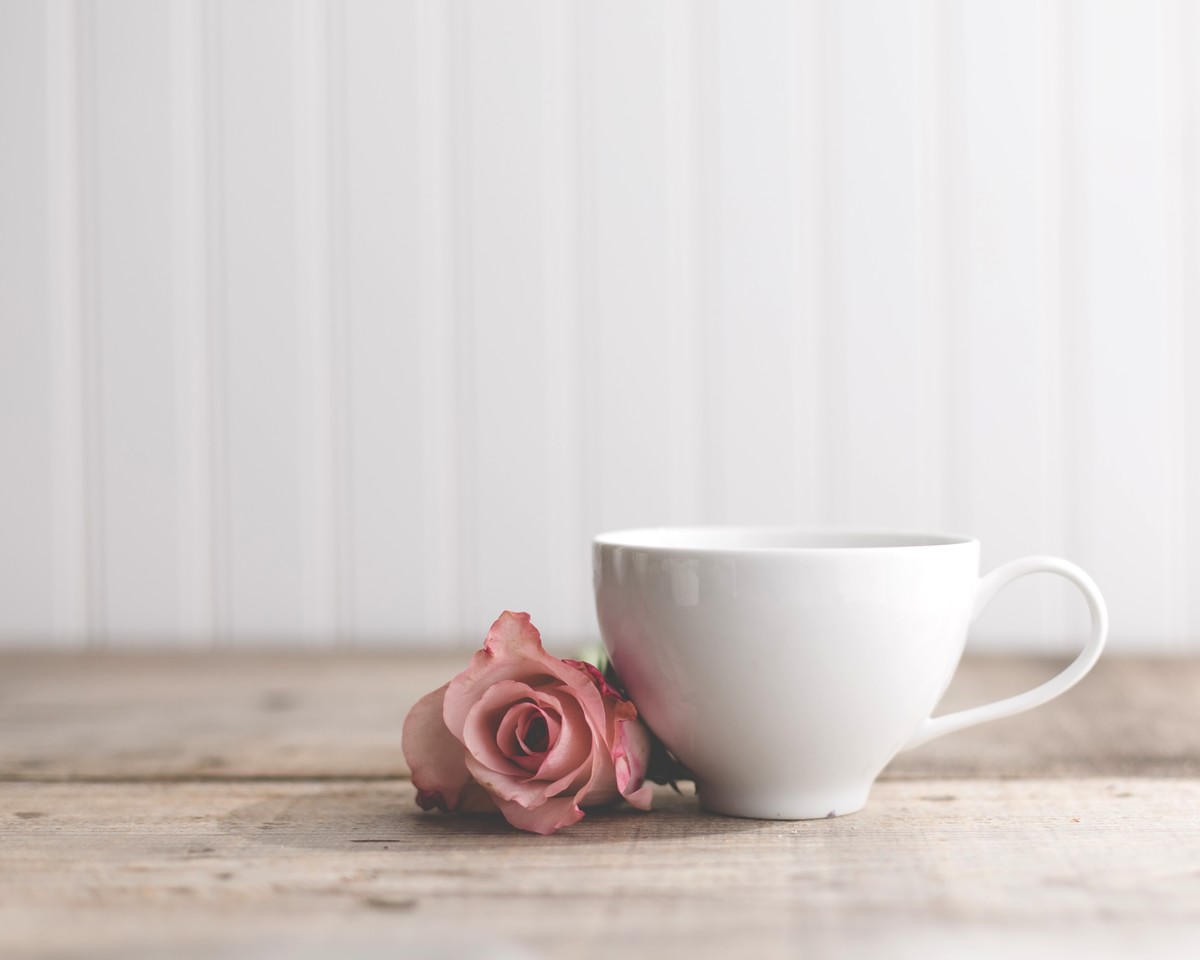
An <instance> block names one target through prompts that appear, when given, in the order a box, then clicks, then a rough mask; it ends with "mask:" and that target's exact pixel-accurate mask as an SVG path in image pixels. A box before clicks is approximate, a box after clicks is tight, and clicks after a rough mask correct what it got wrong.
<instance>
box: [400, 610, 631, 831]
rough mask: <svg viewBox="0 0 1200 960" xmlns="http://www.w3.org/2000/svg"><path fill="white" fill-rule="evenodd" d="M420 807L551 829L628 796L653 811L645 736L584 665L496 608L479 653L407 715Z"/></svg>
mask: <svg viewBox="0 0 1200 960" xmlns="http://www.w3.org/2000/svg"><path fill="white" fill-rule="evenodd" d="M403 742H404V755H405V757H406V758H407V759H408V765H409V769H411V770H412V779H413V784H414V785H415V786H416V788H417V802H418V803H419V804H420V805H421V807H422V809H425V810H430V809H432V808H433V807H438V808H440V809H442V810H447V811H449V810H464V811H472V812H477V811H482V810H489V809H492V810H495V809H498V810H499V811H500V812H501V813H502V814H504V816H505V818H506V819H507V820H508V822H509V823H511V824H512V825H513V826H514V827H520V828H521V829H522V830H532V831H533V832H534V833H543V834H549V833H553V832H554V831H555V830H557V829H559V828H560V827H565V826H568V825H570V824H572V823H575V822H576V821H578V820H579V819H581V818H582V817H583V810H582V809H581V808H582V807H595V806H599V805H600V804H603V803H609V802H611V801H613V800H616V799H617V798H618V797H624V798H625V799H626V800H628V801H629V802H630V803H631V804H633V805H634V806H635V807H638V808H640V809H642V810H649V809H650V798H651V793H652V790H653V788H652V786H651V785H650V784H648V783H645V782H644V781H645V774H646V762H647V760H648V759H649V755H650V738H649V734H648V733H647V731H646V728H645V727H644V726H642V723H641V721H640V720H638V719H637V709H636V708H635V707H634V705H633V704H632V703H631V702H630V701H628V700H626V699H625V698H624V697H622V696H621V694H620V693H618V692H617V691H616V690H614V689H613V688H612V687H611V686H609V684H608V683H606V682H605V680H604V678H603V677H602V676H601V675H600V672H599V671H598V670H597V669H596V668H595V667H593V666H592V665H591V664H586V663H579V662H577V661H574V660H559V659H558V658H557V657H552V656H551V655H550V654H548V653H546V651H545V650H543V649H542V640H541V636H540V635H539V634H538V631H537V628H535V627H534V626H533V624H532V623H530V622H529V614H527V613H509V612H507V611H506V612H504V613H502V614H501V615H500V618H499V619H498V620H497V621H496V622H495V623H493V624H492V628H491V630H489V631H488V635H487V640H486V641H485V642H484V645H483V649H482V650H480V651H479V652H478V653H476V654H475V656H474V657H472V658H471V663H470V665H469V666H468V667H467V669H466V670H464V671H463V672H462V673H460V674H459V675H458V676H457V677H455V678H454V679H453V680H451V681H450V682H449V683H448V684H446V685H445V686H443V687H439V688H438V689H437V690H434V691H433V692H432V693H429V694H426V695H425V696H424V697H422V698H421V699H420V700H419V701H418V702H417V704H416V705H415V706H414V707H413V708H412V710H411V711H409V714H408V717H407V719H406V720H405V721H404V740H403Z"/></svg>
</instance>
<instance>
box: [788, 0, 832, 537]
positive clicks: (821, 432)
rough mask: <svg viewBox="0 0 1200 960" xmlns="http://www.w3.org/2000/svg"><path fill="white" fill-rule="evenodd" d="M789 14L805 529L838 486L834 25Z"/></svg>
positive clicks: (794, 363) (807, 5)
mask: <svg viewBox="0 0 1200 960" xmlns="http://www.w3.org/2000/svg"><path fill="white" fill-rule="evenodd" d="M785 15H786V17H787V19H786V21H785V22H786V29H787V32H788V34H789V35H790V36H791V38H792V47H791V63H792V74H791V76H790V77H789V82H790V84H791V86H792V90H793V95H792V97H791V99H790V101H789V103H788V107H787V109H788V116H789V122H788V123H787V124H786V138H785V142H786V150H787V156H788V158H789V169H790V171H791V173H792V176H793V178H794V180H793V184H792V189H791V191H790V192H789V197H790V201H791V206H790V210H789V215H790V218H791V225H790V226H791V230H792V231H793V232H794V235H795V258H794V261H793V262H792V263H791V264H790V265H789V272H790V275H791V277H792V280H793V298H794V302H795V305H796V317H795V321H794V325H793V331H792V347H793V350H792V355H791V370H790V371H789V378H790V380H791V383H792V385H793V393H792V403H793V405H794V407H795V411H796V413H795V423H794V433H793V435H792V437H791V444H792V448H793V456H794V457H795V468H796V482H795V489H794V491H793V495H794V498H795V499H794V508H793V509H794V511H795V513H794V516H795V517H796V521H797V522H799V523H804V524H814V525H826V524H828V523H829V519H830V518H829V516H828V514H827V510H828V504H829V492H830V488H831V480H832V474H831V469H830V463H829V460H828V458H827V457H826V456H825V453H826V450H827V448H828V446H827V442H826V417H825V405H826V400H827V393H828V383H827V380H826V373H827V370H826V367H827V365H826V358H825V356H824V353H823V348H824V346H825V343H826V329H827V326H828V324H829V320H830V317H829V311H828V306H829V303H828V299H827V296H826V294H827V291H826V283H825V278H824V276H823V273H824V267H825V242H824V241H825V238H826V230H827V227H828V216H827V214H828V212H829V204H828V201H827V191H826V170H825V165H824V162H823V161H824V159H825V151H824V148H823V143H824V137H825V129H826V123H827V120H828V117H827V106H828V96H827V90H826V80H825V77H826V73H827V63H826V56H827V52H826V50H827V46H826V44H827V29H828V19H827V16H826V11H825V4H824V2H823V0H806V2H803V3H789V4H787V5H786V14H785ZM785 442H787V441H785Z"/></svg>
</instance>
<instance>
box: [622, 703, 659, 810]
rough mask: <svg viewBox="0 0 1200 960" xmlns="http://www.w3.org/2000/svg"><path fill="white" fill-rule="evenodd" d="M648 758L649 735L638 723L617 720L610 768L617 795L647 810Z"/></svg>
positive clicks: (650, 793) (649, 788)
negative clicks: (615, 782)
mask: <svg viewBox="0 0 1200 960" xmlns="http://www.w3.org/2000/svg"><path fill="white" fill-rule="evenodd" d="M649 759H650V733H649V731H647V730H646V728H645V727H644V726H643V725H642V723H641V721H640V720H637V719H636V718H630V719H627V720H618V721H617V734H616V738H615V740H614V743H613V768H614V770H615V772H616V776H617V790H619V791H620V793H621V796H623V797H624V798H625V799H626V800H628V801H629V802H630V803H631V804H633V805H634V806H635V807H637V808H638V809H640V810H649V809H650V803H651V801H652V799H653V795H654V787H653V785H652V784H649V783H646V782H645V781H646V764H647V763H648V762H649Z"/></svg>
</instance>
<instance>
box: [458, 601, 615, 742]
mask: <svg viewBox="0 0 1200 960" xmlns="http://www.w3.org/2000/svg"><path fill="white" fill-rule="evenodd" d="M504 680H520V681H523V682H525V683H527V684H529V685H530V686H532V687H537V686H539V685H543V684H546V683H553V682H558V683H562V684H565V685H566V686H568V687H570V688H571V689H572V690H576V691H578V693H577V696H578V699H579V701H580V703H581V704H582V706H583V708H584V711H585V713H587V714H588V715H589V717H590V718H591V722H592V723H593V725H596V724H597V721H598V719H599V718H601V717H603V711H604V707H603V703H602V698H601V695H600V691H599V690H597V689H596V687H595V685H594V684H593V683H592V682H591V680H590V679H589V678H588V677H587V676H586V675H585V674H584V673H582V672H580V671H579V670H576V669H575V668H574V667H571V666H568V665H567V664H565V663H563V661H561V660H559V659H558V658H557V657H552V656H551V655H550V654H548V653H546V651H545V650H544V649H542V640H541V634H539V633H538V631H537V628H536V627H535V626H534V625H533V624H532V623H530V622H529V614H527V613H511V612H509V611H505V612H504V613H502V614H500V616H499V618H497V620H496V622H495V623H493V624H492V628H491V629H490V630H489V631H488V635H487V640H486V641H485V642H484V646H483V649H482V650H480V651H479V652H478V653H476V654H475V655H474V656H473V657H472V658H471V662H470V664H469V665H468V666H467V669H466V670H464V671H463V672H462V673H460V674H459V675H458V676H457V677H455V678H454V679H453V680H451V681H450V687H449V689H448V690H447V691H446V701H445V706H444V707H443V711H442V716H443V718H444V719H445V721H446V726H447V727H448V728H449V730H450V732H451V733H453V734H454V735H455V736H456V737H458V738H459V739H460V740H464V742H465V739H464V736H463V731H464V728H465V726H466V720H467V715H468V714H469V713H470V712H471V709H472V707H474V706H475V704H476V703H477V702H478V701H479V700H480V698H481V697H482V696H483V694H484V691H486V690H487V689H488V688H490V687H492V686H493V685H495V684H497V683H499V682H502V681H504Z"/></svg>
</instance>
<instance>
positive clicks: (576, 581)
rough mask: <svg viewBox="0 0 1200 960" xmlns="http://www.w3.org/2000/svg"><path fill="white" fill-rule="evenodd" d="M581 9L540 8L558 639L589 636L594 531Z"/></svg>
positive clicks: (550, 555) (549, 603)
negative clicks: (583, 245)
mask: <svg viewBox="0 0 1200 960" xmlns="http://www.w3.org/2000/svg"><path fill="white" fill-rule="evenodd" d="M577 13H578V8H577V6H576V5H575V4H569V3H562V4H553V5H551V6H549V7H543V10H542V25H541V38H540V41H541V77H540V78H539V86H540V93H541V102H540V111H541V123H540V125H541V130H542V137H541V141H540V144H539V147H540V151H541V153H540V160H541V179H542V197H541V216H542V223H541V231H542V238H543V242H542V258H543V259H542V282H543V298H544V299H543V305H542V309H543V316H544V349H543V361H542V363H543V369H544V370H545V379H546V383H545V391H546V392H545V401H544V411H545V413H544V415H545V418H546V453H547V458H546V467H545V469H546V476H547V478H548V479H549V484H548V489H547V491H546V524H545V536H546V560H547V567H546V577H545V581H544V584H543V590H542V594H541V596H540V597H539V598H538V599H539V602H540V604H541V605H542V606H541V608H540V610H539V614H538V622H539V623H540V624H541V625H542V629H544V630H545V631H546V634H547V636H548V637H551V638H556V637H557V638H559V642H563V641H571V640H576V639H579V638H582V637H586V636H589V635H590V634H591V629H590V617H589V613H590V610H591V602H592V598H591V552H590V550H589V549H588V538H589V535H590V533H591V531H589V530H587V529H586V527H585V526H584V523H583V514H582V508H583V498H582V479H583V442H582V438H581V437H580V434H579V423H580V415H581V412H582V409H583V392H582V390H581V389H580V374H581V371H582V368H583V363H584V358H583V356H582V353H581V351H580V337H579V322H580V317H579V306H580V304H579V276H578V266H579V242H578V241H579V222H580V217H579V205H578V199H577V198H578V194H579V183H578V172H579V159H580V158H579V136H578V133H579V131H578V127H577V126H576V105H577V104H578V102H579V59H578V29H579V23H578V16H577Z"/></svg>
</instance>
